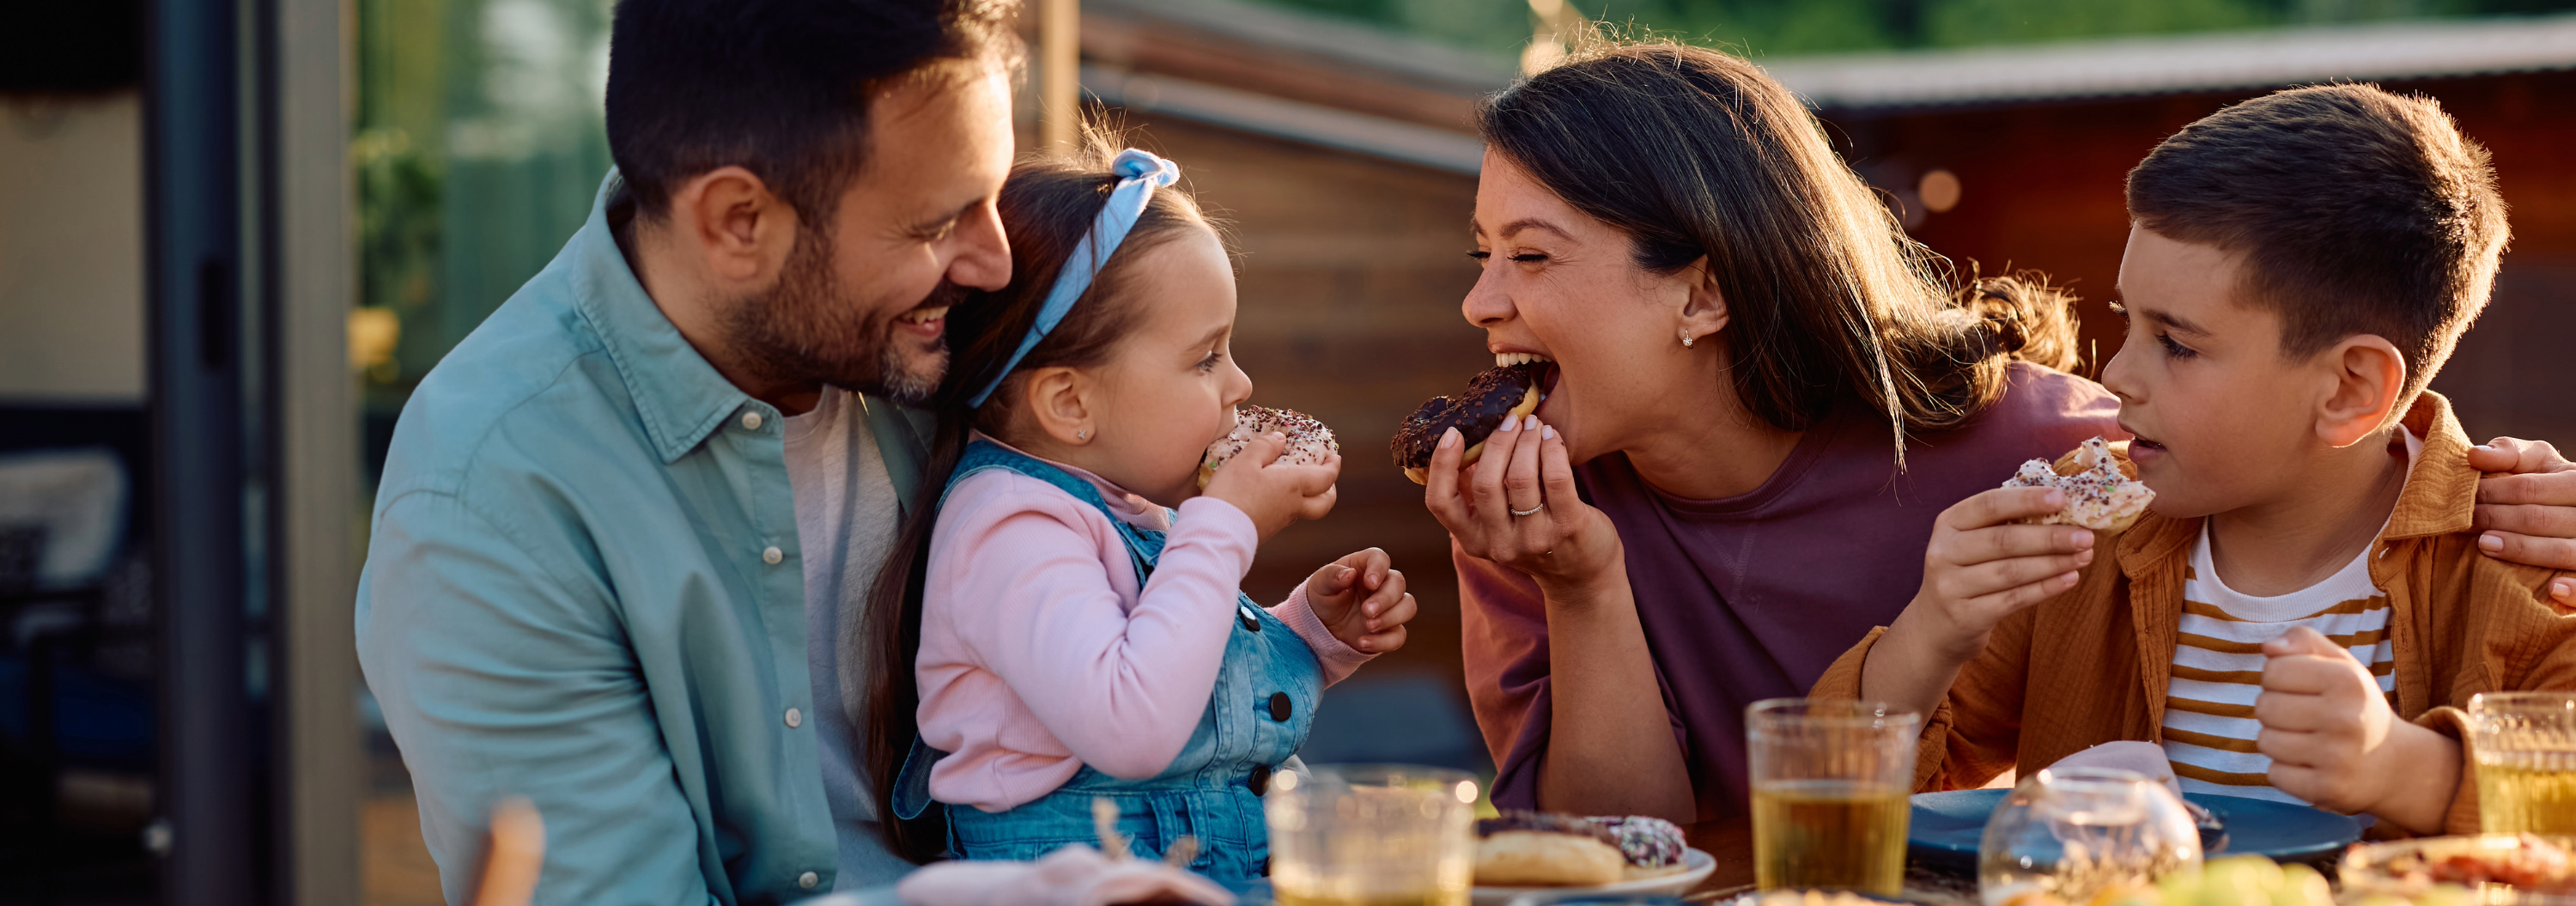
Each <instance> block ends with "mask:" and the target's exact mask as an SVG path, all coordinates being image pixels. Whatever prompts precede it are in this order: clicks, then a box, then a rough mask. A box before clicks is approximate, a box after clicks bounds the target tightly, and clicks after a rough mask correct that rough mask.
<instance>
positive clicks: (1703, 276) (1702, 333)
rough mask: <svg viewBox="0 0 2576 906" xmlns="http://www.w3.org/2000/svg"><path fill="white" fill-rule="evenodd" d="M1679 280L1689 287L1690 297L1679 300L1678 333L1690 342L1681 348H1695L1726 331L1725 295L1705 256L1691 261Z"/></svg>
mask: <svg viewBox="0 0 2576 906" xmlns="http://www.w3.org/2000/svg"><path fill="white" fill-rule="evenodd" d="M1680 278H1681V279H1682V280H1684V281H1686V282H1687V283H1688V285H1689V288H1690V296H1689V297H1688V298H1686V299H1684V300H1683V301H1682V309H1681V313H1680V314H1681V322H1682V323H1681V333H1682V335H1683V336H1687V337H1689V338H1690V340H1691V341H1690V342H1689V343H1685V344H1684V345H1686V346H1696V345H1698V344H1699V343H1700V342H1701V341H1705V340H1707V339H1708V338H1710V337H1712V336H1715V335H1717V332H1718V331H1721V330H1725V329H1726V325H1727V321H1728V320H1729V319H1728V314H1727V310H1726V293H1725V292H1724V291H1722V290H1720V289H1718V287H1717V274H1716V272H1714V271H1711V270H1709V269H1708V256H1707V255H1701V256H1700V257H1699V260H1697V261H1693V262H1691V264H1690V267H1688V268H1684V269H1683V270H1682V272H1681V275H1680Z"/></svg>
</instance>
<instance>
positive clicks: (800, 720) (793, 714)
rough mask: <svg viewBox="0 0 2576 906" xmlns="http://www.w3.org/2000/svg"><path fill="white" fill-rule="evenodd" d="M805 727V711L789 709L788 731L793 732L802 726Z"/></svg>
mask: <svg viewBox="0 0 2576 906" xmlns="http://www.w3.org/2000/svg"><path fill="white" fill-rule="evenodd" d="M804 725H805V712H803V711H799V710H796V709H794V708H789V709H787V729H790V730H793V729H796V728H797V727H801V726H804Z"/></svg>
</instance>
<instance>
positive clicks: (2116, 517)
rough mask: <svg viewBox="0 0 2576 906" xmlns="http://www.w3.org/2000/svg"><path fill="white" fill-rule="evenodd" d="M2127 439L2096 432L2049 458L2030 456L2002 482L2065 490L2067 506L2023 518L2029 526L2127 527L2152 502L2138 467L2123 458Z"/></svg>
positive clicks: (2111, 529) (2114, 529)
mask: <svg viewBox="0 0 2576 906" xmlns="http://www.w3.org/2000/svg"><path fill="white" fill-rule="evenodd" d="M2128 452H2129V442H2128V441H2125V440H2123V441H2105V440H2103V439H2102V438H2099V437H2095V438H2093V439H2092V440H2088V441H2085V442H2083V443H2082V444H2078V445H2076V447H2075V449H2074V450H2073V451H2071V452H2069V453H2067V454H2066V455H2064V456H2060V457H2058V458H2057V461H2056V462H2054V463H2051V462H2049V461H2047V460H2044V459H2034V460H2031V461H2029V462H2025V463H2022V464H2021V471H2018V472H2015V473H2013V477H2012V478H2011V479H2010V480H2008V481H2005V482H2004V485H2003V486H2004V487H2007V488H2056V489H2058V490H2061V491H2065V492H2066V506H2064V507H2062V508H2060V509H2059V510H2058V511H2057V512H2054V513H2050V514H2048V515H2046V516H2042V517H2038V518H2034V519H2025V520H2022V521H2023V522H2027V523H2030V524H2033V525H2080V526H2083V527H2085V528H2089V529H2093V530H2095V531H2104V532H2117V531H2123V530H2126V529H2127V528H2128V527H2129V526H2130V525H2131V524H2133V523H2136V522H2137V521H2138V516H2139V515H2141V514H2143V513H2145V512H2146V511H2147V504H2150V503H2154V502H2155V499H2156V492H2155V489H2153V488H2149V487H2147V486H2146V484H2145V483H2144V482H2141V481H2139V480H2138V466H2137V464H2136V463H2133V462H2130V461H2129V457H2128Z"/></svg>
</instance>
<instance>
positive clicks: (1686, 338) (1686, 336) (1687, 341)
mask: <svg viewBox="0 0 2576 906" xmlns="http://www.w3.org/2000/svg"><path fill="white" fill-rule="evenodd" d="M1696 342H1698V340H1696V339H1693V338H1692V337H1691V335H1690V331H1687V330H1685V331H1682V348H1683V349H1689V348H1691V344H1693V343H1696Z"/></svg>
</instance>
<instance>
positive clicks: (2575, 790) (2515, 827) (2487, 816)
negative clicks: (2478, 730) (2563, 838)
mask: <svg viewBox="0 0 2576 906" xmlns="http://www.w3.org/2000/svg"><path fill="white" fill-rule="evenodd" d="M2478 824H2479V829H2481V830H2484V831H2486V832H2487V833H2490V834H2520V833H2534V834H2576V752H2481V753H2479V757H2478Z"/></svg>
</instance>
